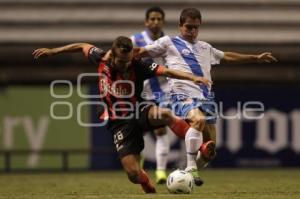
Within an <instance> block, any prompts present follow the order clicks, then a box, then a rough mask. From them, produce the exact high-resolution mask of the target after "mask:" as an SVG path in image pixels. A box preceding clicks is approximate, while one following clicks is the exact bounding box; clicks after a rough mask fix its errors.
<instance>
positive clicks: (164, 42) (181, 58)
mask: <svg viewBox="0 0 300 199" xmlns="http://www.w3.org/2000/svg"><path fill="white" fill-rule="evenodd" d="M145 48H146V50H147V51H148V53H149V54H150V55H151V56H152V57H162V58H164V61H165V63H166V65H167V66H168V67H169V68H172V69H176V70H180V71H183V72H187V73H193V74H194V75H198V76H204V77H205V78H207V79H209V80H211V74H210V70H211V66H212V65H215V64H219V63H220V60H221V59H222V58H223V57H224V52H223V51H220V50H218V49H215V48H213V47H212V46H211V45H210V44H208V43H206V42H203V41H197V42H196V43H194V44H191V43H189V42H188V41H185V40H184V39H182V38H181V37H178V36H177V37H169V36H164V37H162V38H160V39H158V40H156V41H155V42H154V43H152V44H150V45H147V46H145ZM169 82H170V87H171V88H172V89H171V93H172V94H183V95H185V96H188V97H190V98H199V99H207V97H208V95H209V93H210V91H211V86H205V85H197V84H195V83H194V82H192V81H189V80H179V79H169Z"/></svg>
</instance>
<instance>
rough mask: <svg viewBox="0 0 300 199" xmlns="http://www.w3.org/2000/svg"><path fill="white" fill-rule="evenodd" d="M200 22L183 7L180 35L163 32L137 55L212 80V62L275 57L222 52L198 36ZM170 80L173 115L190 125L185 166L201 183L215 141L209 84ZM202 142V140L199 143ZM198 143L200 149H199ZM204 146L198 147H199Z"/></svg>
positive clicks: (192, 10) (195, 11)
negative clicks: (162, 61) (157, 60)
mask: <svg viewBox="0 0 300 199" xmlns="http://www.w3.org/2000/svg"><path fill="white" fill-rule="evenodd" d="M200 26H201V14H200V11H199V10H198V9H196V8H186V9H184V10H183V11H182V12H181V15H180V20H179V31H180V36H177V37H169V36H164V37H162V38H160V39H158V40H156V41H155V42H154V43H153V44H151V45H147V46H145V47H144V48H140V49H139V51H138V54H139V55H140V56H150V57H162V58H164V60H165V64H166V65H167V66H168V67H169V68H172V69H177V70H181V71H184V72H189V73H193V74H196V75H199V76H204V77H206V78H207V79H209V80H211V75H210V70H211V66H212V65H216V64H219V63H220V62H227V63H252V62H253V63H271V62H275V61H277V60H276V59H275V58H274V57H273V56H272V55H271V53H268V52H265V53H261V54H257V55H252V54H241V53H235V52H223V51H221V50H218V49H216V48H213V47H212V46H211V45H210V44H208V43H206V42H203V41H199V40H197V36H198V31H199V28H200ZM170 81H171V82H172V86H171V88H172V90H171V93H172V100H173V101H172V109H173V110H174V111H175V113H176V115H178V116H181V117H184V118H185V119H186V120H187V121H188V123H189V124H190V125H191V128H190V129H189V131H188V132H187V133H186V135H185V142H186V152H187V167H186V170H187V171H189V172H190V173H191V174H192V175H193V176H194V179H195V184H196V185H201V184H202V183H203V182H201V179H200V178H199V174H198V170H197V169H200V168H201V167H204V166H205V165H207V163H208V162H209V161H210V160H212V159H213V158H214V157H215V155H216V153H215V144H214V143H215V142H216V127H215V123H216V114H215V106H214V103H212V102H213V99H212V98H213V96H212V95H211V85H210V86H203V85H201V86H199V85H196V84H194V83H192V82H191V81H185V80H183V81H182V80H175V79H172V80H170ZM202 143H205V145H204V144H202ZM199 146H201V147H200V150H199ZM203 148H204V149H205V150H201V149H203Z"/></svg>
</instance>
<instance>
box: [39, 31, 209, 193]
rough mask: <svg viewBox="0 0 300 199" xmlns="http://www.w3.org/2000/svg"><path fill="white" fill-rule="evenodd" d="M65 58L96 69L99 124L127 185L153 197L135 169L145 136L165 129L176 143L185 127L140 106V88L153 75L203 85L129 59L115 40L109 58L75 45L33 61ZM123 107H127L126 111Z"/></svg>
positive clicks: (126, 48) (122, 41)
mask: <svg viewBox="0 0 300 199" xmlns="http://www.w3.org/2000/svg"><path fill="white" fill-rule="evenodd" d="M66 52H82V53H83V54H84V55H85V56H86V57H87V58H88V59H89V60H90V61H91V62H93V63H94V64H96V65H97V66H98V73H99V96H100V99H101V101H102V102H104V103H105V104H106V107H102V110H101V112H100V116H99V119H101V120H108V126H107V127H108V130H109V132H111V134H112V135H113V139H114V143H115V147H116V150H117V152H118V154H119V157H120V159H121V163H122V165H123V168H124V170H125V171H126V173H127V175H128V178H129V180H130V181H131V182H132V183H136V184H141V186H142V188H143V190H144V192H145V193H156V190H155V187H154V186H153V184H152V183H151V181H150V178H149V176H148V175H147V173H146V172H145V171H144V170H143V169H142V168H141V167H140V164H139V161H140V153H141V151H142V150H143V148H144V139H143V133H144V132H145V131H149V130H153V129H155V128H161V127H163V126H169V128H170V129H172V131H173V132H174V133H176V134H177V135H178V136H179V137H184V136H185V134H186V132H187V131H188V129H189V128H190V127H189V125H188V124H187V123H186V122H185V121H184V120H182V119H180V118H178V117H175V116H174V115H173V114H172V112H171V111H170V110H169V109H165V108H160V107H158V106H156V105H155V104H154V103H153V102H147V103H145V102H143V99H142V97H141V93H142V89H143V82H144V80H146V79H149V78H151V77H153V76H155V75H158V76H159V75H163V76H168V77H173V78H180V79H188V80H191V81H194V82H195V83H197V84H200V83H203V84H206V85H207V84H208V83H209V82H210V81H209V80H207V79H206V78H203V77H199V76H195V75H193V74H190V73H183V72H180V71H176V70H172V69H168V68H165V67H163V66H161V65H158V64H156V63H148V62H145V61H143V60H140V59H135V58H134V57H133V45H132V41H131V40H130V39H129V38H127V37H123V36H120V37H118V38H117V39H115V40H114V42H113V45H112V48H111V51H110V53H109V54H108V53H106V52H104V51H103V50H102V49H100V48H97V47H95V46H93V45H91V44H87V43H75V44H70V45H66V46H62V47H58V48H52V49H49V48H40V49H37V50H35V51H34V52H33V55H34V58H35V59H38V58H40V57H43V56H52V55H56V54H61V53H66ZM128 105H129V106H128Z"/></svg>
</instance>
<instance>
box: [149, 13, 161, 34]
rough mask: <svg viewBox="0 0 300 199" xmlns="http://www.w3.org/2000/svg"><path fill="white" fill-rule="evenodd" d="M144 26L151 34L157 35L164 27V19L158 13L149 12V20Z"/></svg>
mask: <svg viewBox="0 0 300 199" xmlns="http://www.w3.org/2000/svg"><path fill="white" fill-rule="evenodd" d="M145 26H146V27H147V28H148V29H149V30H150V31H151V32H153V33H159V32H161V31H162V28H163V26H164V19H163V16H162V14H161V13H159V12H150V14H149V18H148V19H146V21H145Z"/></svg>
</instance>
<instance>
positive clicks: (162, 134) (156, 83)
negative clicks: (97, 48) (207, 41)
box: [131, 7, 170, 184]
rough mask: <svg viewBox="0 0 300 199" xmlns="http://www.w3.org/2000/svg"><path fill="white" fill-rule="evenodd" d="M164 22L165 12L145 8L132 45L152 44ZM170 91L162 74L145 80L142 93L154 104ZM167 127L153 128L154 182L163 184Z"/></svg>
mask: <svg viewBox="0 0 300 199" xmlns="http://www.w3.org/2000/svg"><path fill="white" fill-rule="evenodd" d="M164 23H165V12H164V11H163V10H162V9H161V8H160V7H151V8H149V9H147V11H146V16H145V30H144V31H142V32H140V33H137V34H134V35H133V36H131V40H132V42H133V44H134V46H138V47H144V46H146V45H148V44H152V43H153V42H154V41H155V40H157V39H159V38H160V37H163V36H164V33H163V26H164ZM144 60H145V61H148V62H155V63H157V64H161V65H164V62H163V59H162V58H160V57H158V58H154V59H153V60H152V59H151V58H144ZM169 93H170V88H169V84H168V80H167V78H166V77H164V76H159V77H152V78H150V79H147V80H145V82H144V89H143V94H144V98H146V99H147V100H153V101H154V102H155V103H156V104H158V105H159V104H160V103H163V102H166V101H167V100H168V96H169ZM168 130H170V129H169V128H167V127H163V128H160V129H156V130H154V134H155V137H156V146H155V148H156V151H155V156H156V171H155V176H156V183H157V184H164V183H165V182H166V180H167V173H166V168H167V163H168V154H169V151H170V141H169V138H168V134H167V131H168Z"/></svg>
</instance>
